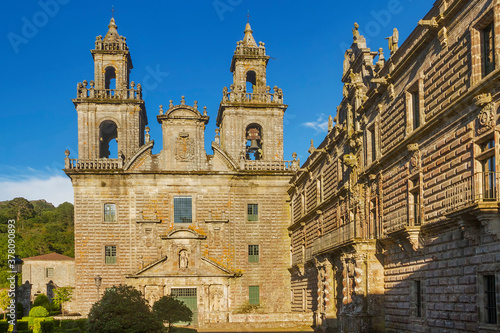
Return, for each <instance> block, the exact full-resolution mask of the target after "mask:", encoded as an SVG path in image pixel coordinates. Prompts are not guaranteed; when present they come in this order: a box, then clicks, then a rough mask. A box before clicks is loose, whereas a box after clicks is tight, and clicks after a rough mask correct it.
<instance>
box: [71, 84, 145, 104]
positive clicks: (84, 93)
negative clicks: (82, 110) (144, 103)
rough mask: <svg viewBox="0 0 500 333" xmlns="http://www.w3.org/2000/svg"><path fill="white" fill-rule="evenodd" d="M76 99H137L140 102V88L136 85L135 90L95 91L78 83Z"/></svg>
mask: <svg viewBox="0 0 500 333" xmlns="http://www.w3.org/2000/svg"><path fill="white" fill-rule="evenodd" d="M76 96H77V98H97V99H117V100H125V99H138V100H142V88H141V86H140V84H138V85H137V88H136V89H134V88H131V89H95V88H94V87H92V86H91V87H90V88H87V87H86V85H85V82H84V84H82V83H78V86H77V91H76Z"/></svg>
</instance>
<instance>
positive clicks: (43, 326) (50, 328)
mask: <svg viewBox="0 0 500 333" xmlns="http://www.w3.org/2000/svg"><path fill="white" fill-rule="evenodd" d="M53 332H54V321H42V322H41V323H40V333H53Z"/></svg>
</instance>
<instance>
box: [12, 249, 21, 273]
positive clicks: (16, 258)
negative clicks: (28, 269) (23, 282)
mask: <svg viewBox="0 0 500 333" xmlns="http://www.w3.org/2000/svg"><path fill="white" fill-rule="evenodd" d="M13 272H14V273H16V274H21V273H22V272H23V260H22V259H21V258H19V256H18V255H17V254H16V255H15V256H14V269H13Z"/></svg>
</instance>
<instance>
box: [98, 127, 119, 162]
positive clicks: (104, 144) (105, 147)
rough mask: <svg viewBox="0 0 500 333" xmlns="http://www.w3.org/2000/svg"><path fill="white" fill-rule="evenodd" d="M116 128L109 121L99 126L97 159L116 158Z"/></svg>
mask: <svg viewBox="0 0 500 333" xmlns="http://www.w3.org/2000/svg"><path fill="white" fill-rule="evenodd" d="M117 137H118V127H117V126H116V124H115V123H114V122H113V121H111V120H105V121H103V122H102V123H101V125H100V126H99V143H100V144H99V157H100V158H109V157H110V155H111V156H114V157H115V158H117V157H118V142H117V141H116V139H117Z"/></svg>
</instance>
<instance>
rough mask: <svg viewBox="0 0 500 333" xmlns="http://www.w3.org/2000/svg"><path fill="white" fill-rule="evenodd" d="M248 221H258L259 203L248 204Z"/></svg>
mask: <svg viewBox="0 0 500 333" xmlns="http://www.w3.org/2000/svg"><path fill="white" fill-rule="evenodd" d="M247 213H248V221H258V220H259V205H258V204H248V210H247Z"/></svg>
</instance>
